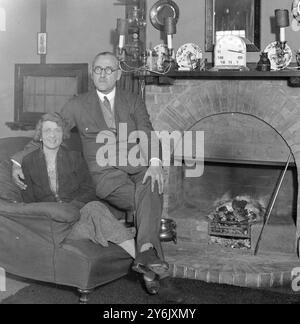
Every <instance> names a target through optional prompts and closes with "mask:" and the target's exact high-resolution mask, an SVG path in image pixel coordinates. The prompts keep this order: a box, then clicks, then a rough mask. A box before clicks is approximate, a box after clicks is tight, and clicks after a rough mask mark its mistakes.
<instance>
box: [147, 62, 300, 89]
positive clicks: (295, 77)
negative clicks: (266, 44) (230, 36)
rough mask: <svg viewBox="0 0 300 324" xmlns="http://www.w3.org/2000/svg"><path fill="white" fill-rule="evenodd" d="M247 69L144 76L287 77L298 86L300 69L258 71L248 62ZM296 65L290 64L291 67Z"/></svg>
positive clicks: (159, 77)
mask: <svg viewBox="0 0 300 324" xmlns="http://www.w3.org/2000/svg"><path fill="white" fill-rule="evenodd" d="M247 66H248V68H249V69H250V70H249V71H233V70H222V71H210V70H209V67H208V70H207V71H178V70H171V71H170V72H168V73H166V74H163V75H161V74H157V73H152V72H149V73H147V74H146V75H145V76H144V77H145V80H146V82H147V81H150V82H151V80H152V81H153V79H159V80H163V81H165V79H166V78H168V79H221V78H224V79H264V80H266V79H267V80H268V79H270V80H271V79H283V80H284V79H287V80H289V81H290V83H289V85H291V86H294V87H300V69H285V70H280V71H269V72H259V71H256V69H255V68H256V64H254V63H249V64H248V65H247ZM293 67H296V66H295V65H291V68H293Z"/></svg>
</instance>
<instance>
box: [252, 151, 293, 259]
mask: <svg viewBox="0 0 300 324" xmlns="http://www.w3.org/2000/svg"><path fill="white" fill-rule="evenodd" d="M291 158H292V153H291V152H290V154H289V157H288V160H287V162H286V165H285V168H284V170H283V171H282V173H281V175H280V178H279V181H278V183H277V185H276V188H275V191H274V192H273V195H272V198H271V201H270V203H269V205H268V209H267V217H266V218H265V221H264V224H263V227H262V229H261V232H260V234H259V237H258V240H257V243H256V246H255V250H254V255H257V253H258V249H259V245H260V241H261V239H262V235H263V231H264V229H265V227H266V226H267V224H268V222H269V219H270V216H271V213H272V210H273V207H274V205H275V202H276V199H277V197H278V194H279V191H280V188H281V185H282V182H283V179H284V177H285V175H286V172H287V169H288V167H289V164H290V161H291Z"/></svg>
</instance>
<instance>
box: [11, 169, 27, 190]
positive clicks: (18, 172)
mask: <svg viewBox="0 0 300 324" xmlns="http://www.w3.org/2000/svg"><path fill="white" fill-rule="evenodd" d="M12 178H13V181H14V183H15V184H16V185H17V186H18V187H19V188H20V189H21V190H26V189H27V185H26V184H25V183H24V180H25V177H24V174H23V170H22V168H21V167H20V166H18V165H16V164H14V163H13V166H12Z"/></svg>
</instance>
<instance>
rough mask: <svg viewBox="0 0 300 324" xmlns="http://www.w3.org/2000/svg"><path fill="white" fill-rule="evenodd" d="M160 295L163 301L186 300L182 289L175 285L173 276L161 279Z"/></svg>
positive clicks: (173, 302)
mask: <svg viewBox="0 0 300 324" xmlns="http://www.w3.org/2000/svg"><path fill="white" fill-rule="evenodd" d="M158 297H159V298H160V299H161V301H162V303H170V304H182V303H183V302H184V296H183V293H182V291H181V290H180V289H178V288H176V287H175V286H174V284H173V283H172V279H171V278H165V279H162V280H160V289H159V292H158Z"/></svg>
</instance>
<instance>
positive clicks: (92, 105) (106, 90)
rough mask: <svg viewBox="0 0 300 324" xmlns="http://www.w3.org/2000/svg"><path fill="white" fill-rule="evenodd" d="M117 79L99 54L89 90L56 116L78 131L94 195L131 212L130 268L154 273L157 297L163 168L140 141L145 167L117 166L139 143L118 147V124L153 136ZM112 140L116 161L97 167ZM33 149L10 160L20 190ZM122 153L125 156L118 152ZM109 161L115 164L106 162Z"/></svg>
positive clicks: (112, 61)
mask: <svg viewBox="0 0 300 324" xmlns="http://www.w3.org/2000/svg"><path fill="white" fill-rule="evenodd" d="M121 75H122V72H121V70H120V69H119V61H118V59H117V58H116V57H115V55H114V54H113V53H110V52H104V53H100V54H98V55H97V56H96V57H95V59H94V61H93V63H92V69H91V78H92V80H93V83H94V89H92V90H91V91H89V92H88V93H85V94H82V95H79V96H78V97H75V98H73V99H71V100H70V101H69V102H68V103H67V104H66V105H65V106H64V107H63V109H62V111H61V115H62V116H63V117H64V118H65V119H67V120H68V121H69V123H70V127H71V128H73V127H77V129H78V132H79V134H80V137H81V141H82V147H83V154H84V157H85V160H86V161H87V163H88V166H89V170H90V173H91V175H92V178H93V180H94V183H95V186H96V193H97V196H98V197H99V198H100V199H102V200H105V201H107V202H109V203H110V204H111V205H113V206H115V207H117V208H119V209H121V210H124V211H126V212H128V213H135V225H136V229H137V239H136V242H137V256H136V259H135V261H134V264H133V269H134V270H135V271H137V272H139V273H146V272H147V273H148V272H149V270H150V271H152V272H153V273H154V274H156V280H153V282H154V284H153V283H151V284H150V286H151V285H152V286H151V287H150V288H149V289H150V290H151V289H152V290H151V291H150V292H151V293H157V292H158V289H159V285H158V280H157V278H158V277H159V278H160V279H164V278H167V277H168V264H167V263H166V262H165V261H164V256H163V251H162V247H161V242H160V239H159V231H160V220H161V214H162V193H163V169H162V166H161V161H160V160H159V157H158V156H150V157H149V154H148V153H149V152H148V148H149V147H151V145H148V146H147V145H145V144H144V142H143V141H140V143H139V147H140V153H141V155H142V156H143V157H145V158H144V159H145V160H146V162H148V166H147V167H146V166H132V165H130V163H127V165H124V163H119V162H120V159H121V158H120V155H121V154H123V156H124V153H128V151H129V150H130V149H131V148H132V147H133V145H137V143H138V139H137V143H135V144H131V145H130V144H127V147H126V146H124V145H118V144H120V143H122V142H124V140H127V139H124V138H122V137H124V133H121V132H120V131H119V125H120V124H123V125H124V124H125V125H126V126H127V135H129V134H130V133H132V132H133V131H143V132H144V133H145V134H146V135H147V138H148V139H149V140H150V139H151V132H152V131H153V128H152V125H151V122H150V119H149V115H148V112H147V109H146V106H145V104H144V102H143V101H142V99H141V98H140V97H139V96H136V95H133V94H132V93H129V92H126V91H123V90H121V89H119V88H118V87H117V86H116V85H117V81H119V80H120V78H121ZM99 134H102V136H103V137H106V140H107V142H106V144H105V143H103V142H102V143H99ZM112 137H113V138H114V139H116V143H117V148H118V147H120V148H121V149H120V152H119V151H118V150H117V151H116V156H114V157H113V158H111V156H110V160H109V161H108V164H107V165H102V163H100V164H101V165H100V164H99V156H98V154H99V152H100V151H101V148H102V149H103V145H104V144H105V145H108V144H107V143H114V141H109V139H110V138H112ZM36 147H37V144H34V143H30V144H29V145H28V146H27V147H26V148H25V149H24V151H23V152H20V153H17V154H16V155H15V156H14V157H13V158H12V161H13V162H14V166H13V178H14V180H15V182H16V183H17V185H18V186H19V187H20V188H23V189H24V183H23V182H22V179H24V175H23V173H22V169H21V168H20V166H19V164H20V162H21V161H22V158H23V156H24V155H26V154H27V153H29V152H30V151H32V150H34V149H36ZM106 147H107V146H106ZM108 147H109V145H108ZM126 149H127V152H122V150H126ZM99 150H100V151H99ZM112 151H113V150H112ZM147 156H148V157H149V158H148V159H147ZM100 160H101V159H100ZM102 160H103V158H102ZM112 160H114V161H116V162H117V163H116V164H113V163H110V162H112ZM100 162H101V161H100ZM102 162H103V161H102ZM161 282H162V281H161ZM148 284H149V283H148ZM146 287H147V283H146ZM149 289H148V290H149ZM168 290H169V288H168ZM161 292H162V289H161Z"/></svg>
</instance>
